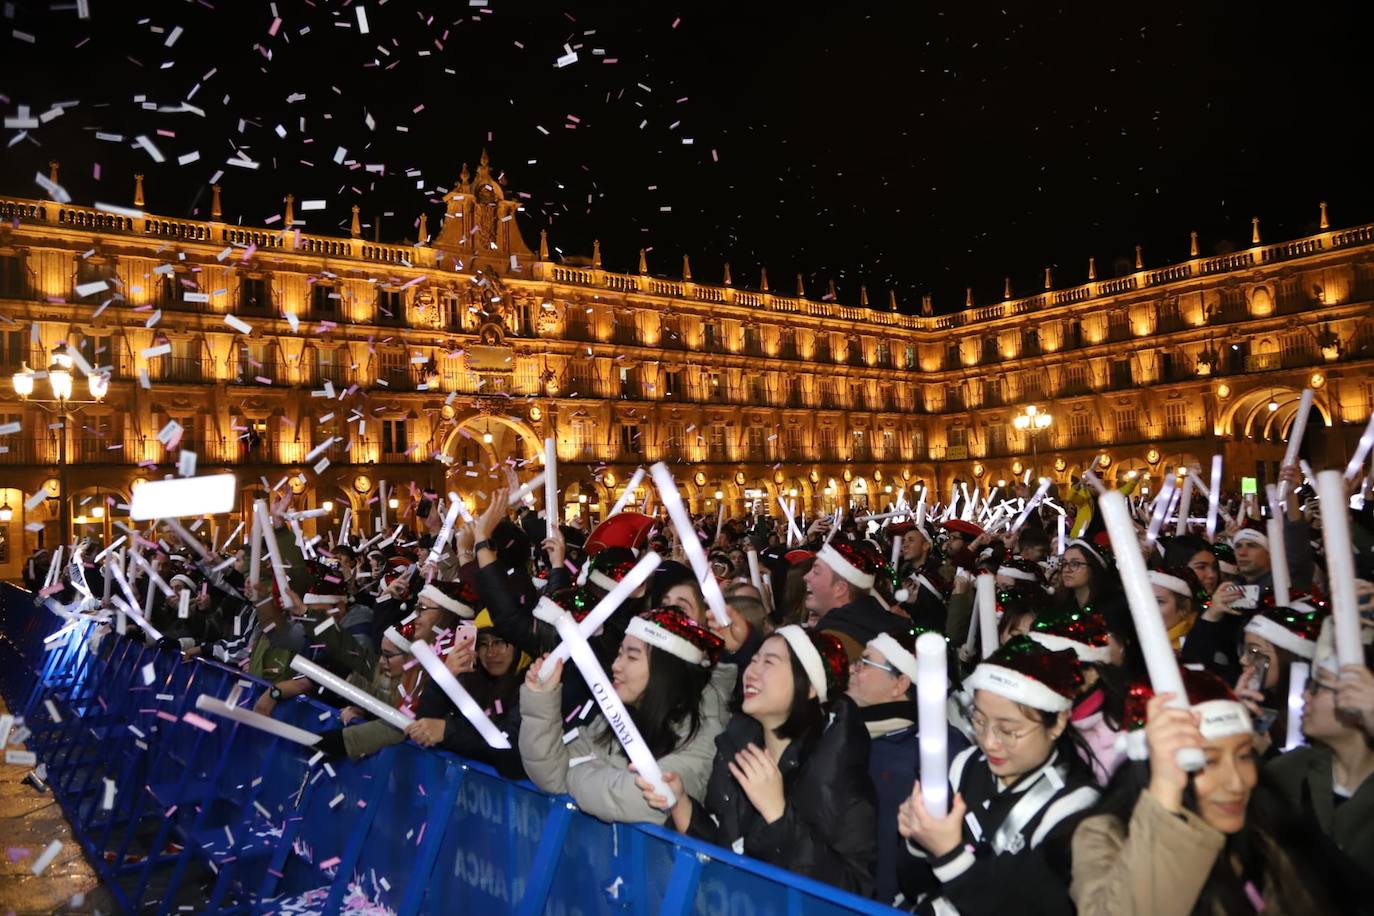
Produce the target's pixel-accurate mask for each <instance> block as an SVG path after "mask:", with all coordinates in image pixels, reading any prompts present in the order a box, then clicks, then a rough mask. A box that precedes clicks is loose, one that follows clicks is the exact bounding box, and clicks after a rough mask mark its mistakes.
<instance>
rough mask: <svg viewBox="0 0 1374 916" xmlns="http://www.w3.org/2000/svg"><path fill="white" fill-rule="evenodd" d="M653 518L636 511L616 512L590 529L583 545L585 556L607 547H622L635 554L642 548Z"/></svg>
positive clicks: (647, 538) (592, 555)
mask: <svg viewBox="0 0 1374 916" xmlns="http://www.w3.org/2000/svg"><path fill="white" fill-rule="evenodd" d="M653 527H654V520H653V519H652V518H651V517H649V516H647V515H640V514H639V513H638V512H617V513H616V514H615V515H612V516H611V517H610V518H608V519H606V520H605V521H604V522H602V523H601V524H599V525H597V526H596V527H595V528H593V529H592V533H591V534H589V535H587V542H586V545H585V546H584V548H583V549H584V550H585V551H586V554H587V556H589V557H594V556H596V555H597V554H598V553H600V552H601V551H603V550H605V549H606V548H607V547H624V548H625V549H626V550H630V551H634V552H635V553H636V554H637V553H638V552H639V551H640V550H642V549H643V548H644V545H645V543H647V542H648V540H649V532H650V531H651V530H653Z"/></svg>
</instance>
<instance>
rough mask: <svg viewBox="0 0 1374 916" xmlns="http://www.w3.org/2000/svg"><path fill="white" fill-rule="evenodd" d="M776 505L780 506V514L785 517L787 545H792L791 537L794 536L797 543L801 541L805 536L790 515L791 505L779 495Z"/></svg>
mask: <svg viewBox="0 0 1374 916" xmlns="http://www.w3.org/2000/svg"><path fill="white" fill-rule="evenodd" d="M778 505H780V506H782V514H783V515H784V516H786V517H787V546H788V547H791V546H792V542H793V541H792V539H793V538H796V542H797V543H798V544H800V543H803V542H804V541H805V540H806V538H805V537H804V536H803V535H802V533H801V529H800V528H798V527H797V520H796V519H795V518H793V517H792V507H791V506H789V505H788V504H787V501H786V500H784V499H783V498H782V497H781V496H779V497H778Z"/></svg>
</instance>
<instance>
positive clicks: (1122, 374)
mask: <svg viewBox="0 0 1374 916" xmlns="http://www.w3.org/2000/svg"><path fill="white" fill-rule="evenodd" d="M1133 384H1134V380H1133V379H1132V378H1131V358H1130V357H1129V356H1125V357H1121V358H1120V359H1113V360H1112V387H1113V388H1129V387H1131V385H1133Z"/></svg>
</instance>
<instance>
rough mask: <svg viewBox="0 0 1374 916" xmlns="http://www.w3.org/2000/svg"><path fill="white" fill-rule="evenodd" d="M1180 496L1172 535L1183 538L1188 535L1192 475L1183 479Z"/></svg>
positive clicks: (1190, 473) (1191, 503)
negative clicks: (1176, 520) (1176, 521)
mask: <svg viewBox="0 0 1374 916" xmlns="http://www.w3.org/2000/svg"><path fill="white" fill-rule="evenodd" d="M1181 492H1182V495H1181V496H1179V500H1178V524H1177V525H1175V526H1174V534H1175V535H1177V536H1178V537H1183V536H1184V535H1185V534H1187V533H1188V511H1189V510H1190V509H1191V508H1192V505H1193V475H1192V472H1189V473H1187V474H1185V475H1184V477H1183V487H1182V491H1181Z"/></svg>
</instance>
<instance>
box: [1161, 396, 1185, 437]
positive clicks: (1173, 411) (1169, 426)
mask: <svg viewBox="0 0 1374 916" xmlns="http://www.w3.org/2000/svg"><path fill="white" fill-rule="evenodd" d="M1164 427H1165V429H1166V430H1167V431H1168V432H1170V433H1173V434H1175V435H1177V434H1179V433H1183V432H1186V431H1187V429H1188V404H1187V402H1185V401H1165V402H1164Z"/></svg>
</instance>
